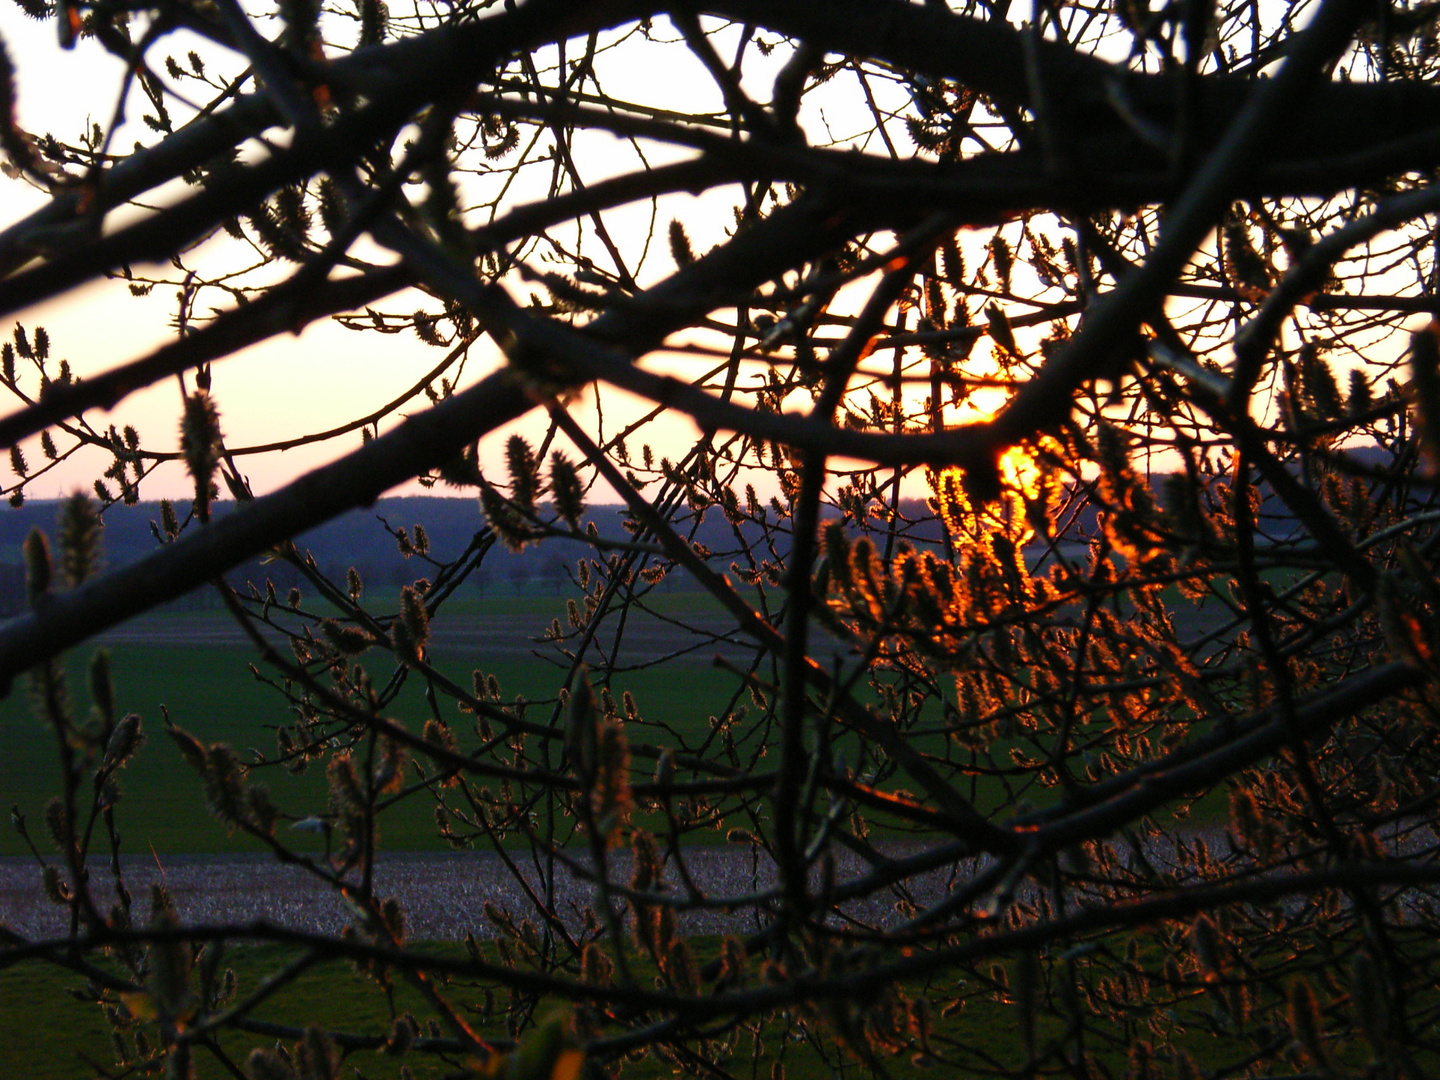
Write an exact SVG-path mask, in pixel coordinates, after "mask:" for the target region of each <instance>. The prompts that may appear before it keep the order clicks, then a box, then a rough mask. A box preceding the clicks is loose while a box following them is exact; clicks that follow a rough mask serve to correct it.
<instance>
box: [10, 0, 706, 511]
mask: <svg viewBox="0 0 1440 1080" xmlns="http://www.w3.org/2000/svg"><path fill="white" fill-rule="evenodd" d="M0 33H3V35H4V38H5V41H6V44H7V47H8V50H9V53H10V56H11V57H12V60H13V61H14V63H15V64H16V67H17V69H18V76H17V80H16V82H17V86H18V90H19V105H18V112H19V119H20V123H21V125H22V126H23V127H24V128H25V129H26V130H28V131H31V132H32V133H37V134H40V133H45V132H53V133H54V134H56V135H57V137H60V138H64V139H73V138H74V137H75V136H76V135H77V134H78V133H79V132H80V131H81V130H82V129H83V128H84V126H85V125H87V124H88V121H89V120H90V119H93V120H97V121H99V122H101V123H102V124H104V125H106V126H108V124H109V121H110V116H111V113H112V111H113V109H114V102H115V97H116V92H117V88H118V86H119V81H120V77H121V67H120V65H119V63H118V62H115V61H114V60H113V59H112V58H110V57H108V56H107V55H105V54H104V53H103V51H102V50H101V49H99V48H98V47H97V46H95V45H93V44H90V43H86V42H84V41H82V42H81V43H80V45H79V46H78V47H77V48H76V49H75V50H73V51H71V52H68V53H67V52H64V51H62V50H60V49H59V48H58V46H57V45H56V42H55V35H54V28H53V26H52V25H50V24H42V23H37V22H34V21H32V20H29V19H27V18H25V17H24V16H23V15H22V14H21V13H20V12H19V11H18V10H17V9H16V8H14V7H13V6H9V5H6V6H5V7H4V8H3V9H0ZM192 44H193V41H186V40H184V39H183V38H176V39H174V40H173V41H167V42H166V43H165V44H163V45H162V46H161V47H160V48H157V49H156V50H155V51H154V52H153V53H152V58H153V60H154V62H156V63H157V64H158V63H159V62H160V61H161V60H163V57H164V55H165V54H166V53H173V54H178V55H180V56H183V55H184V52H185V51H186V50H187V49H188V48H190V47H191V45H192ZM676 52H677V50H671V49H666V50H664V55H666V56H667V57H668V56H669V55H671V54H674V53H676ZM215 54H216V50H214V49H213V47H212V48H210V49H209V50H208V52H207V53H206V55H207V56H210V57H213V56H215ZM681 55H684V54H683V53H682V54H681ZM657 59H658V54H657ZM218 62H220V61H218V60H216V61H211V63H212V66H213V65H214V63H218ZM625 74H626V73H625V72H623V71H621V72H617V73H616V75H615V77H614V78H613V79H611V80H610V81H611V82H612V83H614V84H616V85H618V84H619V83H620V82H621V81H622V80H623V79H624V77H625ZM657 74H658V73H657V71H656V70H654V69H650V70H648V71H646V72H643V73H631V75H630V77H631V78H634V79H637V80H639V82H638V83H637V85H636V86H635V87H633V89H634V90H635V92H636V96H644V95H643V92H642V89H641V87H642V85H644V84H648V83H650V80H652V79H654V78H655V77H656V75H657ZM677 74H678V73H677ZM650 85H651V86H652V89H653V84H650ZM690 85H694V86H695V87H696V88H697V91H698V92H701V93H705V92H708V93H711V94H714V93H715V92H714V87H713V83H709V82H708V80H706V79H705V78H704V76H703V75H702V76H701V78H700V79H699V80H698V81H696V82H693V83H691V84H690ZM618 88H619V92H622V93H624V92H627V91H626V88H625V87H624V86H623V85H621V86H619V87H618ZM672 97H673V94H672ZM715 104H716V105H718V95H717V101H716V103H715ZM131 111H132V113H134V112H136V111H138V105H136V106H133V107H132V110H131ZM131 119H132V121H133V119H134V117H133V116H132V117H131ZM137 137H142V138H144V140H145V141H146V142H153V141H154V140H155V138H156V136H154V135H153V133H150V132H149V131H147V130H146V129H144V128H143V127H141V126H140V125H138V124H135V123H133V122H132V123H131V124H129V125H128V126H126V127H125V128H122V129H121V134H120V135H119V136H118V137H117V138H116V143H117V144H118V145H120V146H125V145H127V144H129V143H131V142H133V141H134V140H135V139H136V138H137ZM602 149H603V148H602ZM650 160H651V161H652V163H653V162H655V161H658V160H663V155H660V154H651V155H650ZM615 167H616V168H617V169H621V168H631V167H633V159H632V161H622V160H620V159H619V158H617V161H616V166H615ZM517 190H518V197H517V199H516V201H518V202H523V201H529V200H530V199H533V198H540V197H543V195H544V192H543V190H536V191H535V192H533V194H528V195H527V193H526V192H525V191H524V190H523V188H518V189H517ZM729 201H730V197H729V196H728V195H724V194H721V195H718V196H717V195H714V194H712V195H711V196H710V197H708V198H705V199H694V198H689V197H680V198H679V199H677V200H675V201H674V204H672V207H671V208H670V209H669V213H670V214H672V215H680V216H683V217H684V218H685V220H686V223H687V226H688V227H689V228H690V230H691V235H692V238H693V239H694V241H695V242H696V245H697V248H698V249H699V250H702V251H703V250H704V249H705V247H708V246H709V245H710V244H712V243H715V242H718V241H719V240H721V239H723V233H722V231H721V230H722V228H723V225H722V223H723V221H724V220H726V218H728V203H729ZM42 202H43V196H42V195H41V194H40V193H38V192H36V191H35V190H34V189H33V188H32V187H30V186H29V185H27V184H25V183H24V182H23V181H15V180H6V179H0V219H3V221H4V223H5V224H9V223H11V222H13V221H15V220H17V219H19V218H20V217H22V216H23V215H24V214H25V213H26V212H28V211H30V210H32V209H34V208H35V207H37V206H39V205H41V203H42ZM706 203H710V204H713V209H712V208H710V207H707V206H706V205H705V204H706ZM626 218H629V219H631V220H629V221H626V220H624V219H626ZM617 219H619V220H617ZM706 219H709V220H710V221H713V222H715V225H714V227H713V229H712V228H709V227H708V226H707V221H706ZM665 220H666V221H668V218H667V219H665ZM607 224H609V225H610V227H611V228H612V230H614V231H616V233H617V235H625V233H626V230H627V229H628V230H629V231H630V233H631V234H632V235H641V236H643V232H640V231H639V230H648V228H649V226H650V224H651V211H650V208H649V207H648V205H646V206H640V207H633V208H627V209H625V210H622V211H620V212H618V213H615V214H610V215H607ZM663 224H664V222H662V226H661V227H662V229H663ZM707 233H710V234H711V235H707ZM225 242H226V239H225V238H223V237H222V238H221V240H220V241H219V243H225ZM137 269H138V268H137ZM643 269H644V271H645V278H646V279H648V280H654V279H657V278H658V277H660V276H663V274H665V273H668V272H669V271H670V270H671V269H673V267H672V266H671V264H670V262H669V256H668V251H667V250H666V249H665V247H664V245H663V244H660V245H658V246H657V247H656V250H655V251H654V252H652V254H651V257H650V258H649V260H648V261H647V263H646V264H645V267H644V268H643ZM376 307H377V308H380V309H382V310H384V311H387V312H392V313H409V312H412V311H415V310H417V309H419V308H421V307H425V308H426V309H427V310H432V311H438V310H439V308H438V305H437V304H436V303H435V302H434V301H433V300H432V301H428V302H427V298H425V297H423V296H420V295H419V294H411V295H409V296H396V297H391V298H389V299H387V300H386V301H384V302H383V303H381V304H377V305H376ZM173 313H174V291H173V289H170V290H167V289H164V288H163V287H158V288H156V289H155V291H154V292H153V293H152V294H151V295H150V296H148V297H143V298H135V297H133V296H131V295H130V293H129V290H128V288H127V286H126V285H125V283H123V282H100V283H97V284H94V285H91V286H89V287H87V288H85V289H83V290H80V291H77V292H75V293H73V294H71V295H69V296H66V297H64V298H62V299H61V300H59V301H57V302H53V303H50V304H47V305H43V306H41V307H37V308H34V309H32V310H30V311H28V312H26V313H25V314H24V316H23V317H22V318H21V319H20V320H19V321H21V322H22V323H23V324H24V325H25V326H26V327H27V329H30V330H32V331H33V329H34V328H35V327H37V326H44V327H45V328H46V329H47V330H48V332H49V334H50V337H51V341H52V351H53V353H54V355H55V356H56V357H63V358H65V359H68V360H69V361H70V363H71V365H72V367H73V368H74V370H75V371H76V372H77V374H79V375H80V376H81V377H83V376H84V375H86V374H87V373H89V372H95V371H99V370H103V369H105V368H107V367H109V366H112V365H114V364H116V363H120V362H124V361H127V360H130V359H134V358H137V357H139V356H141V355H144V353H145V352H146V351H147V350H148V349H149V348H152V347H154V346H155V345H157V344H159V343H161V342H163V341H164V340H165V339H166V336H167V334H168V333H169V332H170V331H169V323H170V320H171V319H172V317H173ZM10 330H11V327H9V326H7V327H5V332H6V336H7V337H8V334H9V331H10ZM442 355H443V354H442V352H441V351H440V350H438V349H436V348H433V347H431V346H427V345H426V344H424V343H423V342H421V341H420V340H419V339H418V338H417V337H415V335H414V334H413V333H408V332H407V333H401V334H395V335H379V334H374V333H356V332H354V331H347V330H344V329H343V328H340V327H338V326H334V325H323V324H317V325H313V326H311V327H310V328H308V329H307V330H306V331H305V332H304V333H303V334H302V335H300V336H299V337H293V336H287V337H283V338H276V339H273V340H271V341H269V342H267V343H265V344H263V345H261V346H257V347H255V348H252V349H250V350H248V351H247V352H244V353H240V354H237V355H236V356H234V357H231V358H229V359H227V360H225V361H223V362H222V363H219V364H217V365H216V366H215V368H214V383H213V390H214V393H215V395H216V398H217V401H218V403H219V405H220V409H221V416H222V423H223V426H224V430H225V432H226V436H227V442H228V443H229V445H230V446H231V447H232V448H238V447H241V446H245V445H258V444H264V443H268V442H272V441H278V440H284V439H291V438H294V437H296V436H299V435H303V434H307V433H312V432H319V431H324V430H326V429H328V428H331V427H334V426H338V425H341V424H343V423H345V422H346V421H348V420H351V419H353V418H355V417H356V416H359V415H363V414H364V413H366V412H368V411H370V410H372V409H375V408H377V407H378V406H379V405H381V404H383V403H384V402H387V401H389V400H391V399H393V398H395V397H396V396H398V395H399V394H400V393H402V392H403V391H404V390H405V389H406V388H408V387H409V386H410V385H411V384H413V383H414V382H415V380H416V379H418V378H419V377H420V375H422V374H423V373H424V372H425V371H427V370H428V369H430V368H431V367H433V366H434V365H435V364H436V363H437V362H438V360H439V359H440V357H441V356H442ZM497 362H498V361H497V355H496V352H495V350H494V348H493V346H491V345H490V344H489V343H488V342H486V341H482V342H480V343H478V344H477V345H476V346H475V348H474V349H473V350H472V353H471V358H470V360H469V363H468V364H467V367H466V370H465V381H466V382H469V381H470V380H472V379H474V378H478V377H479V376H481V375H483V374H485V373H486V372H488V371H490V370H493V368H494V366H495V365H496V363H497ZM611 397H612V398H613V400H607V404H606V410H607V422H608V423H609V424H614V423H615V422H617V421H619V420H620V419H621V416H622V414H623V413H624V412H625V411H628V410H625V409H624V407H623V406H622V405H621V403H620V400H619V398H618V396H616V395H611ZM179 400H180V399H179V389H178V386H177V385H176V383H175V382H174V381H173V380H171V381H169V382H167V383H163V384H161V385H159V386H157V387H153V388H151V389H149V390H147V391H143V392H141V393H137V394H134V395H132V396H131V397H130V398H128V399H126V400H125V401H124V402H123V403H122V404H121V405H120V406H119V407H118V408H117V409H116V410H115V411H114V413H113V414H104V413H101V412H99V411H94V412H92V413H89V414H87V418H88V419H89V420H90V421H91V422H92V423H93V424H94V425H95V426H96V427H97V428H99V429H101V430H103V429H104V428H105V427H107V426H108V425H109V424H111V423H115V424H119V425H122V426H123V425H124V424H127V423H128V424H133V425H134V426H135V427H136V428H137V430H139V432H140V434H141V436H142V439H143V442H144V444H145V445H146V446H147V447H152V448H154V449H173V448H174V446H175V444H176V441H177V434H176V432H177V427H178V416H179ZM585 404H586V401H585V399H581V400H580V401H578V402H577V403H576V404H575V408H576V409H583V408H584V406H585ZM632 404H633V403H632ZM427 405H428V402H427V401H426V399H425V397H424V396H423V395H417V397H416V398H415V399H413V401H412V403H411V404H410V406H409V407H408V409H402V410H401V411H402V412H405V411H409V410H418V409H420V408H423V407H426V406H427ZM8 408H9V406H8V403H6V404H0V411H8ZM529 423H530V424H531V425H533V424H534V423H535V421H534V420H531V421H529ZM525 426H526V422H523V421H522V423H521V425H520V427H521V428H522V429H523V428H524V427H525ZM383 429H384V425H382V430H383ZM612 430H613V428H612ZM693 432H694V428H693V426H691V425H690V424H689V423H688V422H687V421H685V420H684V419H683V418H676V419H675V420H674V421H672V422H669V423H667V424H665V425H664V426H663V427H662V428H661V429H660V430H659V431H657V432H656V435H655V439H656V440H657V449H658V450H660V452H664V451H663V449H661V448H660V446H659V440H661V439H666V440H668V439H671V438H673V440H674V441H675V443H676V444H677V445H680V444H683V443H688V442H690V441H692V440H693V438H694V434H693ZM507 434H508V430H507V431H505V432H499V433H496V435H495V436H493V437H492V438H491V439H490V440H488V446H489V448H490V450H491V452H490V453H489V454H486V455H485V457H486V458H488V459H489V460H491V461H498V452H497V450H496V448H498V446H499V445H501V444H502V443H503V440H504V438H505V436H506V435H507ZM359 443H360V436H359V434H358V433H355V434H352V435H348V436H344V437H341V438H339V439H337V440H335V441H332V442H329V443H326V444H322V445H317V446H310V447H304V448H301V449H296V450H289V451H286V452H284V453H269V454H264V455H255V456H248V457H245V458H243V459H241V467H242V469H243V471H244V472H245V473H246V475H247V476H248V477H249V478H250V480H251V482H252V484H253V485H254V486H255V487H256V489H257V491H267V490H272V489H273V488H275V487H277V486H279V485H280V484H282V483H284V482H286V481H288V480H290V479H292V478H294V477H295V476H297V475H299V474H300V473H302V472H304V471H306V470H308V469H310V468H313V467H314V466H316V465H319V464H322V463H324V462H325V461H328V460H332V459H333V458H334V457H336V456H337V455H338V454H340V453H343V452H345V451H346V450H349V449H352V448H353V447H355V446H357V445H359ZM26 452H27V457H28V459H29V460H30V462H31V465H32V467H33V466H34V465H36V464H38V463H40V462H41V461H42V460H43V458H42V455H41V454H40V452H39V449H38V446H35V445H31V444H26ZM106 464H107V458H106V457H105V455H103V454H101V453H99V452H96V453H94V454H85V455H79V456H77V458H76V459H75V460H74V461H73V462H67V463H65V464H64V465H62V466H61V467H59V468H56V469H54V470H52V471H51V472H50V473H48V474H47V475H45V476H44V477H41V478H40V479H38V480H37V481H35V482H34V483H33V484H32V485H31V487H30V488H29V489H28V492H29V495H30V497H32V498H44V497H53V496H56V495H60V494H63V493H65V492H68V491H70V490H74V489H75V488H77V487H81V488H86V489H88V488H89V487H90V486H91V484H92V482H93V481H94V479H95V478H96V477H97V476H98V475H99V474H100V472H101V471H102V470H103V468H104V467H105V465H106ZM6 470H7V473H8V466H6ZM413 489H414V490H419V488H418V485H416V486H413ZM190 490H191V489H190V485H189V481H188V479H187V478H186V477H185V476H184V474H183V472H182V470H181V469H180V468H179V467H178V466H175V467H171V468H167V469H163V470H161V471H160V472H157V473H156V474H155V475H154V476H153V477H152V478H151V479H150V480H148V481H147V482H146V485H145V486H144V488H143V489H142V493H143V495H144V496H145V497H150V498H158V497H160V496H183V495H185V494H187V493H188V492H189V491H190ZM436 492H437V493H439V492H440V489H438V488H437V489H436Z"/></svg>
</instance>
